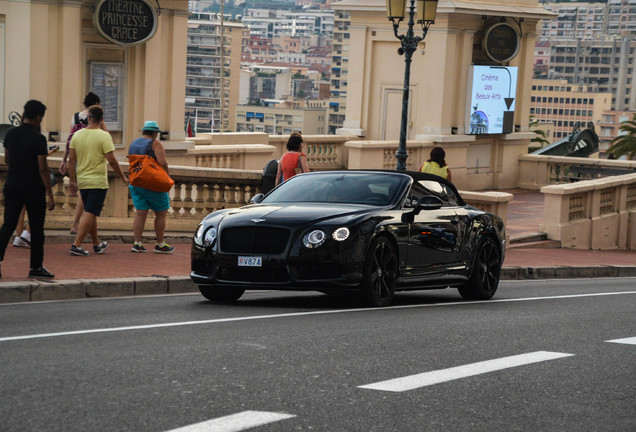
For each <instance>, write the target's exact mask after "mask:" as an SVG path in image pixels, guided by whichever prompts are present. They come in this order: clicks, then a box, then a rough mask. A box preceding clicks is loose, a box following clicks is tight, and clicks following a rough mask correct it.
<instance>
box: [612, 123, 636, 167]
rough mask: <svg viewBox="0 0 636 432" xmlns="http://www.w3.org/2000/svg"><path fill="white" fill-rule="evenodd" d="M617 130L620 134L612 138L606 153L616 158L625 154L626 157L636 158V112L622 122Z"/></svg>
mask: <svg viewBox="0 0 636 432" xmlns="http://www.w3.org/2000/svg"><path fill="white" fill-rule="evenodd" d="M619 130H620V131H621V132H622V134H621V135H619V136H617V137H616V138H614V139H613V140H612V145H611V146H610V148H608V149H607V153H609V154H611V155H612V156H614V157H616V158H619V157H621V156H623V155H627V158H628V159H636V114H634V117H633V118H632V119H631V120H625V121H624V122H622V123H621V126H620V128H619Z"/></svg>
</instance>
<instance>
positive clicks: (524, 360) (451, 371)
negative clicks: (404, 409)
mask: <svg viewBox="0 0 636 432" xmlns="http://www.w3.org/2000/svg"><path fill="white" fill-rule="evenodd" d="M573 355H574V354H566V353H556V352H549V351H536V352H531V353H527V354H520V355H515V356H510V357H502V358H499V359H494V360H486V361H482V362H478V363H471V364H467V365H464V366H457V367H452V368H448V369H440V370H437V371H431V372H425V373H421V374H416V375H410V376H405V377H401V378H395V379H391V380H387V381H381V382H377V383H374V384H367V385H363V386H360V388H365V389H371V390H383V391H391V392H404V391H408V390H414V389H417V388H421V387H426V386H430V385H434V384H439V383H443V382H447V381H452V380H456V379H460V378H466V377H470V376H475V375H480V374H485V373H489V372H494V371H497V370H502V369H508V368H512V367H517V366H523V365H527V364H532V363H538V362H542V361H546V360H555V359H558V358H563V357H570V356H573Z"/></svg>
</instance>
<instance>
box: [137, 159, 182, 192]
mask: <svg viewBox="0 0 636 432" xmlns="http://www.w3.org/2000/svg"><path fill="white" fill-rule="evenodd" d="M128 163H129V166H130V168H129V172H128V179H129V181H130V184H131V185H133V186H136V187H141V188H144V189H148V190H151V191H155V192H168V191H169V190H170V189H172V186H174V180H172V179H171V178H170V176H169V175H168V173H166V172H165V171H164V169H163V168H162V167H161V165H159V163H158V162H157V160H156V159H155V158H153V157H152V156H148V155H128Z"/></svg>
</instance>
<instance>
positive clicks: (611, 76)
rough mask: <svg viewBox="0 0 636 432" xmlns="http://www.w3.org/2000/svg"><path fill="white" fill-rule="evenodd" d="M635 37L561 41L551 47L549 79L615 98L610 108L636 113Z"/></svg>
mask: <svg viewBox="0 0 636 432" xmlns="http://www.w3.org/2000/svg"><path fill="white" fill-rule="evenodd" d="M635 60H636V36H631V37H624V38H613V39H608V40H580V39H577V40H562V41H559V42H558V43H556V44H553V45H552V46H551V47H550V66H549V71H548V76H549V77H551V78H555V79H564V80H567V82H568V83H571V84H586V85H590V86H593V88H594V90H598V91H599V92H610V93H612V94H613V95H614V97H613V99H612V108H613V109H615V110H618V111H621V110H626V109H630V110H636V61H635Z"/></svg>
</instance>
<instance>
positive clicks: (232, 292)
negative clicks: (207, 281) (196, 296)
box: [199, 285, 245, 303]
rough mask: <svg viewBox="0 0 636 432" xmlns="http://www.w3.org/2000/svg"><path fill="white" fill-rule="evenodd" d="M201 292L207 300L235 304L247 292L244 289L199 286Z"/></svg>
mask: <svg viewBox="0 0 636 432" xmlns="http://www.w3.org/2000/svg"><path fill="white" fill-rule="evenodd" d="M199 291H201V294H203V297H205V298H206V299H208V300H210V301H213V302H219V303H232V302H235V301H237V300H238V299H239V298H241V296H242V295H243V293H244V292H245V290H244V289H240V288H215V287H213V286H207V285H199Z"/></svg>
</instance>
